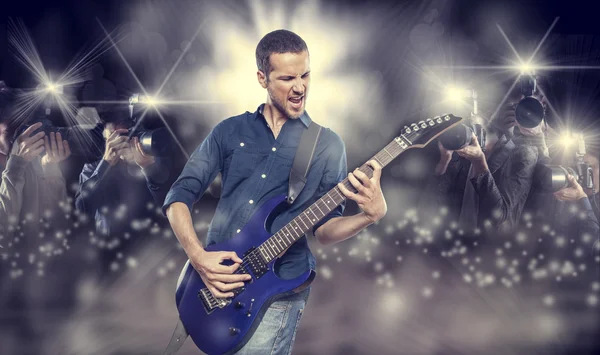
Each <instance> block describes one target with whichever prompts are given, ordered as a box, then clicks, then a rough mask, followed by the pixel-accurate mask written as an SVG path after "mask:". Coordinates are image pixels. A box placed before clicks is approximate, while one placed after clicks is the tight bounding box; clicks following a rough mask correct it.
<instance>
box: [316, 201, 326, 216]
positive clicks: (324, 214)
mask: <svg viewBox="0 0 600 355" xmlns="http://www.w3.org/2000/svg"><path fill="white" fill-rule="evenodd" d="M318 202H319V201H317V202H315V206H317V208H318V209H319V211H320V212H321V213H323V210H322V209H321V208H320V207H319V205H318ZM326 215H327V214H326V213H323V217H325V216H326Z"/></svg>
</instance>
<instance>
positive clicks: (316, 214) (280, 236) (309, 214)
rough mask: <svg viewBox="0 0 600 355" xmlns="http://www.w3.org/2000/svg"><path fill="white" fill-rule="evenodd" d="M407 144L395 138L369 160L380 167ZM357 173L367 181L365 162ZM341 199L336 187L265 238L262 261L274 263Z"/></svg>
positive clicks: (347, 184) (368, 171) (348, 185)
mask: <svg viewBox="0 0 600 355" xmlns="http://www.w3.org/2000/svg"><path fill="white" fill-rule="evenodd" d="M411 144H412V143H411V142H410V141H409V140H408V139H406V138H405V137H404V136H400V137H397V138H395V139H394V140H393V141H391V142H390V143H389V144H388V145H387V146H385V147H384V148H383V149H382V150H380V151H379V152H378V153H377V154H375V156H373V157H372V158H371V159H369V160H375V161H377V162H378V163H379V165H380V166H381V167H382V168H383V167H385V166H386V165H388V164H389V163H390V162H391V161H392V160H394V159H396V158H397V157H398V156H399V155H400V154H401V153H402V152H403V151H405V150H406V149H408V147H410V145H411ZM359 170H360V171H362V172H363V173H365V174H366V175H367V176H368V177H369V179H370V178H371V177H373V169H372V168H371V167H370V166H369V165H367V164H366V163H365V164H363V165H362V166H361V167H360V168H359ZM342 184H343V185H344V186H345V187H346V188H347V189H348V190H350V191H353V192H356V191H357V190H356V189H355V188H354V186H352V184H351V183H350V181H349V180H348V178H346V179H344V181H342ZM344 200H345V196H344V194H343V193H342V192H341V191H340V189H339V187H337V186H336V187H334V188H333V189H331V190H329V192H327V193H326V194H325V195H323V196H322V197H321V198H320V199H318V200H317V201H315V203H313V204H312V205H310V207H308V208H307V209H305V210H304V211H303V212H302V213H300V214H299V215H298V216H297V217H296V218H294V219H293V220H292V221H290V222H289V223H288V224H286V225H285V226H284V227H283V228H281V229H280V230H279V231H278V232H277V233H275V234H274V235H272V236H271V237H270V238H269V239H267V240H266V241H265V242H264V243H263V244H261V245H260V246H259V247H258V248H257V249H258V250H259V251H260V253H261V255H262V256H263V258H264V259H265V261H266V262H270V261H272V260H274V259H275V258H277V257H278V256H279V255H280V254H282V253H283V252H284V251H286V250H287V249H288V248H289V247H290V246H292V244H294V243H295V242H296V241H297V240H298V239H300V238H301V237H302V236H303V235H304V234H305V233H306V232H307V231H309V230H310V229H311V228H312V227H314V226H315V225H316V224H317V223H319V221H320V220H322V219H323V218H324V217H325V216H327V215H328V214H329V213H330V212H331V211H333V210H334V209H335V208H336V207H337V206H339V205H340V204H341V203H342V202H343V201H344Z"/></svg>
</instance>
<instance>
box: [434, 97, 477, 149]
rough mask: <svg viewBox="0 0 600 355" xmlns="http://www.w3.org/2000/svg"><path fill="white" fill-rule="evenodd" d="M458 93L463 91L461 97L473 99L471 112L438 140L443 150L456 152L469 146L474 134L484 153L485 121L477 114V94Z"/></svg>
mask: <svg viewBox="0 0 600 355" xmlns="http://www.w3.org/2000/svg"><path fill="white" fill-rule="evenodd" d="M460 91H461V92H462V91H464V93H462V94H461V96H463V97H470V98H471V99H473V111H472V112H471V115H470V117H469V118H468V119H466V120H464V121H463V122H461V123H460V124H459V125H456V126H455V127H452V128H451V129H449V130H447V131H446V132H444V133H443V134H442V135H441V136H440V137H439V138H438V139H439V140H440V143H442V145H443V146H444V148H445V149H447V150H458V149H462V148H464V147H466V146H468V145H469V144H471V140H472V139H473V133H475V136H476V137H477V141H478V142H479V145H480V146H481V149H482V150H484V151H485V143H486V139H487V132H486V130H485V128H484V127H485V121H484V119H483V117H481V116H480V115H479V114H478V113H477V92H476V91H475V90H460ZM455 95H456V94H455Z"/></svg>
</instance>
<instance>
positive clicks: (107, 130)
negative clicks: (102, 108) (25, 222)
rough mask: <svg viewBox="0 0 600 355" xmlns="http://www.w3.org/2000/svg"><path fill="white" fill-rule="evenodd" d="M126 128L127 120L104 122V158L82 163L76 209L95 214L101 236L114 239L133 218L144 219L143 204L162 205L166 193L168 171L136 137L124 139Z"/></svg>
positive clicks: (144, 210) (116, 119)
mask: <svg viewBox="0 0 600 355" xmlns="http://www.w3.org/2000/svg"><path fill="white" fill-rule="evenodd" d="M128 127H129V123H128V121H127V119H123V118H113V119H110V120H107V121H106V122H105V123H104V130H103V132H102V135H103V137H104V139H105V150H104V155H103V156H102V159H101V160H98V161H96V162H94V163H88V164H85V165H84V166H83V169H82V171H81V174H80V176H79V191H78V192H77V195H76V200H75V206H76V207H77V209H78V210H80V211H82V212H86V213H93V214H94V218H95V220H96V231H97V233H98V234H99V235H100V236H109V235H115V236H116V235H117V234H118V233H121V232H123V231H124V230H125V229H126V228H127V227H128V226H129V224H130V223H131V221H132V220H133V219H134V218H145V217H146V214H147V209H146V203H147V202H149V201H150V200H153V201H154V203H156V204H157V205H162V202H163V201H164V196H165V195H166V193H167V188H166V187H167V180H168V178H169V169H167V168H166V167H165V166H164V165H162V164H161V159H159V158H156V157H153V156H151V155H148V154H145V153H144V152H143V150H142V147H141V144H140V142H139V139H138V138H137V137H134V138H131V139H130V138H129V137H128V136H127V128H128ZM121 163H126V164H121ZM136 166H137V168H136ZM142 179H145V182H146V184H145V185H146V186H144V185H143V184H141V180H142ZM148 192H150V195H151V196H149V194H148Z"/></svg>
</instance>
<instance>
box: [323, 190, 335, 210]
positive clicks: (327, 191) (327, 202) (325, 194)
mask: <svg viewBox="0 0 600 355" xmlns="http://www.w3.org/2000/svg"><path fill="white" fill-rule="evenodd" d="M325 195H327V197H329V199H330V200H333V201H334V202H335V199H333V198H331V196H329V191H327V193H326V194H325ZM327 203H329V201H327ZM329 210H330V211H331V210H332V208H331V209H329Z"/></svg>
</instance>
